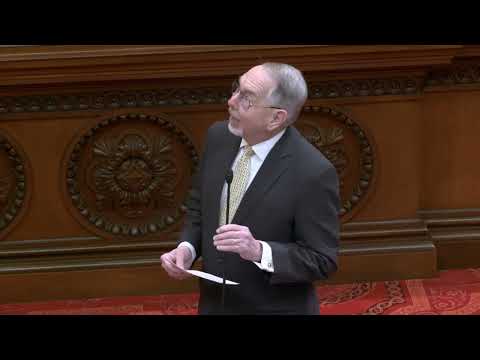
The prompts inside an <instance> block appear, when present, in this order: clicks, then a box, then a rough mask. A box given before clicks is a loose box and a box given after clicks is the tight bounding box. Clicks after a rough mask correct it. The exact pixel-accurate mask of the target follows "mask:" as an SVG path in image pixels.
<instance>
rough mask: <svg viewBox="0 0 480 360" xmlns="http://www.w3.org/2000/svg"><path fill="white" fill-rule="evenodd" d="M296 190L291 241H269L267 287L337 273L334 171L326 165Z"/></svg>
mask: <svg viewBox="0 0 480 360" xmlns="http://www.w3.org/2000/svg"><path fill="white" fill-rule="evenodd" d="M299 188H300V190H299V192H298V197H297V200H296V207H295V212H294V214H295V215H294V221H293V241H291V242H286V243H285V242H269V245H270V246H271V248H272V254H273V264H274V268H275V270H274V273H272V274H271V275H270V282H271V284H284V283H303V282H314V281H317V280H324V279H326V278H327V277H328V276H329V275H330V274H331V273H333V272H335V271H336V270H337V261H338V260H337V258H338V247H339V240H338V238H339V218H338V212H339V204H340V200H339V194H338V178H337V173H336V170H335V168H334V167H333V166H331V165H329V166H328V167H327V168H326V169H324V171H323V172H321V173H319V174H314V175H312V176H310V177H309V178H308V179H307V180H306V181H305V182H304V183H303V184H302V186H300V187H299Z"/></svg>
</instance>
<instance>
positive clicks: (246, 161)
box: [220, 145, 255, 226]
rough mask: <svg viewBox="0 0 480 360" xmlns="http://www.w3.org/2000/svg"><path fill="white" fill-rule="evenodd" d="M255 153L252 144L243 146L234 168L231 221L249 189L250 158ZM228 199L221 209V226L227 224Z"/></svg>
mask: <svg viewBox="0 0 480 360" xmlns="http://www.w3.org/2000/svg"><path fill="white" fill-rule="evenodd" d="M254 154H255V152H254V151H253V149H252V147H251V146H250V145H246V146H244V147H243V154H242V157H241V158H240V160H238V162H237V164H236V165H235V169H234V170H233V180H232V184H231V185H230V214H229V215H228V216H229V218H230V221H231V220H232V219H233V217H234V216H235V212H236V211H237V209H238V205H240V202H241V201H242V198H243V195H244V194H245V191H246V189H247V183H248V179H249V177H250V158H251V157H252V156H253V155H254ZM226 213H227V206H226V199H225V201H222V204H221V211H220V226H222V225H225V219H226V216H227V214H226Z"/></svg>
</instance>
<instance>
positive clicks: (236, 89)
mask: <svg viewBox="0 0 480 360" xmlns="http://www.w3.org/2000/svg"><path fill="white" fill-rule="evenodd" d="M236 95H238V103H239V104H240V106H241V107H242V108H243V109H244V110H245V111H248V110H250V108H252V107H254V106H255V107H261V108H265V109H277V110H284V109H283V108H281V107H276V106H263V105H256V104H254V102H253V99H252V97H251V96H250V95H249V94H245V93H244V92H243V91H241V90H240V82H239V81H238V79H237V80H235V81H234V82H233V84H232V97H233V96H236Z"/></svg>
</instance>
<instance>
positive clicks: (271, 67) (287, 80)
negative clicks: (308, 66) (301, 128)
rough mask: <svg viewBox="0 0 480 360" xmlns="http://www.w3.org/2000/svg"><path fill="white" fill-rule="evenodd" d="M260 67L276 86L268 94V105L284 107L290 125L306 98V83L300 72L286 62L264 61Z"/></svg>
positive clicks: (298, 113)
mask: <svg viewBox="0 0 480 360" xmlns="http://www.w3.org/2000/svg"><path fill="white" fill-rule="evenodd" d="M262 67H263V68H264V69H265V70H266V71H267V72H268V74H269V75H270V76H271V77H272V79H273V80H274V81H275V82H276V87H275V88H274V89H273V91H272V92H271V93H270V94H269V96H268V99H269V101H270V102H271V104H270V105H271V106H277V107H281V108H284V109H286V110H287V112H288V117H287V125H292V124H293V123H294V122H295V121H296V120H297V118H298V116H299V115H300V112H301V111H302V108H303V105H304V104H305V102H306V101H307V98H308V88H307V83H306V81H305V79H304V77H303V75H302V73H301V72H300V70H298V69H296V68H294V67H293V66H291V65H288V64H279V63H264V64H262Z"/></svg>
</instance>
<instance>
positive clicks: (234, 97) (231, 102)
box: [227, 93, 238, 107]
mask: <svg viewBox="0 0 480 360" xmlns="http://www.w3.org/2000/svg"><path fill="white" fill-rule="evenodd" d="M237 95H238V93H233V94H232V95H231V96H230V99H228V102H227V103H228V106H230V107H236V105H237V101H236V100H237V97H238V96H237Z"/></svg>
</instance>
